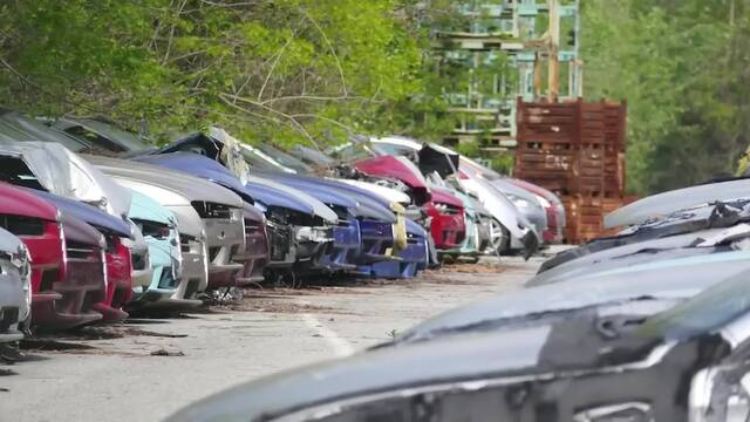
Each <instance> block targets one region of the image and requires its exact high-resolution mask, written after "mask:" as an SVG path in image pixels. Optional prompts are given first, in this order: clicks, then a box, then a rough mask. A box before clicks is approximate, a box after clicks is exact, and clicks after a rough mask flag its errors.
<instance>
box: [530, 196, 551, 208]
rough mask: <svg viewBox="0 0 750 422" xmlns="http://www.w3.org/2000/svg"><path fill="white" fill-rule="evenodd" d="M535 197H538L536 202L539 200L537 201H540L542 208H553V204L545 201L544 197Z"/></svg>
mask: <svg viewBox="0 0 750 422" xmlns="http://www.w3.org/2000/svg"><path fill="white" fill-rule="evenodd" d="M534 196H535V197H536V200H537V201H539V203H540V204H541V205H542V206H543V207H544V208H549V207H551V206H552V204H551V203H550V202H549V201H548V200H546V199H544V197H543V196H540V195H534Z"/></svg>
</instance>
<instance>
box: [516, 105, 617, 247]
mask: <svg viewBox="0 0 750 422" xmlns="http://www.w3.org/2000/svg"><path fill="white" fill-rule="evenodd" d="M626 113H627V108H626V105H625V104H624V103H612V102H604V101H601V102H585V101H583V100H582V99H578V100H576V101H572V102H561V103H546V102H524V101H522V100H520V99H519V100H518V105H517V131H518V132H517V140H518V147H517V151H516V160H515V170H514V173H515V176H516V177H518V178H520V179H523V180H526V181H529V182H531V183H534V184H538V185H540V186H543V187H545V188H547V189H550V190H552V191H553V192H556V193H557V194H558V195H560V196H561V197H562V199H563V203H565V205H566V210H567V213H568V220H567V222H568V223H567V228H566V232H567V233H566V235H567V236H566V237H567V240H568V241H570V242H574V243H578V242H583V241H586V240H590V239H592V238H594V237H597V236H599V235H601V234H602V233H603V231H602V217H603V215H604V214H606V213H607V212H609V211H612V210H614V209H616V208H618V207H620V206H621V205H622V204H623V201H624V197H623V195H624V192H625V122H626Z"/></svg>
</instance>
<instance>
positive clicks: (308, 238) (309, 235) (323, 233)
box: [295, 226, 331, 243]
mask: <svg viewBox="0 0 750 422" xmlns="http://www.w3.org/2000/svg"><path fill="white" fill-rule="evenodd" d="M295 237H296V239H297V241H299V242H316V243H321V242H327V241H329V240H331V238H330V236H329V233H328V230H327V229H325V228H321V227H311V226H305V227H299V228H297V232H296V234H295Z"/></svg>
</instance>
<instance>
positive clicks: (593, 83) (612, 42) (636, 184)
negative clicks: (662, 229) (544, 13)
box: [582, 0, 750, 193]
mask: <svg viewBox="0 0 750 422" xmlns="http://www.w3.org/2000/svg"><path fill="white" fill-rule="evenodd" d="M583 13H584V20H583V34H584V35H583V45H582V47H583V49H584V50H583V57H584V60H585V63H586V64H585V89H586V91H585V95H586V96H587V97H589V98H601V97H607V98H615V99H627V101H628V109H629V122H628V123H629V133H628V135H629V151H628V176H629V177H628V179H629V182H630V189H631V190H633V191H634V192H638V193H648V192H654V191H660V190H665V189H669V188H674V187H680V186H685V185H688V184H692V183H696V182H702V181H705V180H708V179H711V178H713V177H716V176H719V175H722V174H724V175H726V174H730V173H734V172H735V170H736V166H737V160H738V158H739V157H740V156H741V155H742V153H743V152H744V150H745V148H746V147H747V146H748V141H750V139H748V134H749V133H750V113H749V112H748V110H749V108H750V95H749V94H750V70H749V69H750V49H748V48H747V45H748V41H750V3H748V2H746V1H745V0H714V1H705V0H585V1H584V2H583Z"/></svg>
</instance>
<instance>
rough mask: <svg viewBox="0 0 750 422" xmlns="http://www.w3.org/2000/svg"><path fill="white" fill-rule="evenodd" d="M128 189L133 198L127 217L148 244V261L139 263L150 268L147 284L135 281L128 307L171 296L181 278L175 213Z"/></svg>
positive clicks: (180, 259)
mask: <svg viewBox="0 0 750 422" xmlns="http://www.w3.org/2000/svg"><path fill="white" fill-rule="evenodd" d="M130 191H131V195H132V201H131V205H130V211H129V212H128V217H129V218H130V219H131V220H132V221H133V223H135V225H136V226H137V227H138V231H139V232H140V233H141V234H142V235H143V237H144V239H145V241H146V244H147V245H148V254H147V255H146V256H147V257H148V262H145V263H141V265H148V266H149V267H150V269H151V278H150V279H149V280H148V284H146V285H142V284H136V283H134V286H133V291H134V294H135V297H134V299H133V302H132V303H131V304H130V306H129V307H131V308H133V307H135V308H138V307H141V306H145V305H148V304H153V303H154V302H161V301H163V300H167V299H169V298H171V297H172V296H173V295H174V293H175V291H176V289H177V285H178V284H179V282H180V279H181V278H182V254H181V252H180V237H179V234H178V232H177V218H176V217H175V215H174V214H173V213H172V212H171V211H169V210H168V209H167V208H165V207H163V206H162V205H161V204H159V203H158V202H157V201H155V200H153V199H151V198H150V197H148V196H146V195H144V194H142V193H140V192H137V191H134V190H132V189H131V190H130ZM133 266H134V267H135V266H136V263H134V264H133Z"/></svg>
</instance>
